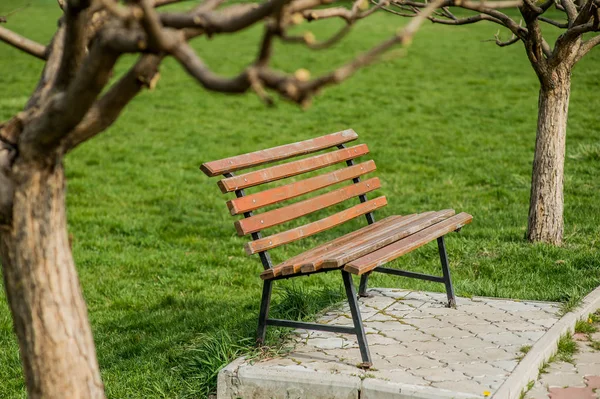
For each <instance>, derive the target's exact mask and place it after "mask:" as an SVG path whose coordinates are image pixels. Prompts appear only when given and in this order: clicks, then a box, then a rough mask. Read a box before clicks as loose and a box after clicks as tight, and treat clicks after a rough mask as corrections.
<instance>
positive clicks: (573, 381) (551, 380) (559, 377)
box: [540, 372, 585, 388]
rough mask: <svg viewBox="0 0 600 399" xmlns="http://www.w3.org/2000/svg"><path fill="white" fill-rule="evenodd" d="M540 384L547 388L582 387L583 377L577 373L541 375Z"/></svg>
mask: <svg viewBox="0 0 600 399" xmlns="http://www.w3.org/2000/svg"><path fill="white" fill-rule="evenodd" d="M540 381H541V382H542V384H544V385H546V386H549V387H559V388H562V387H583V386H585V383H584V382H583V377H582V376H581V375H579V374H577V373H560V372H558V373H552V374H543V375H542V376H541V378H540Z"/></svg>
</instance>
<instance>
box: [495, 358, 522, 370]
mask: <svg viewBox="0 0 600 399" xmlns="http://www.w3.org/2000/svg"><path fill="white" fill-rule="evenodd" d="M489 364H490V365H492V366H494V367H498V368H500V369H502V370H504V371H508V372H511V371H513V370H514V369H515V367H517V365H518V364H519V362H518V361H517V360H491V361H490V362H489Z"/></svg>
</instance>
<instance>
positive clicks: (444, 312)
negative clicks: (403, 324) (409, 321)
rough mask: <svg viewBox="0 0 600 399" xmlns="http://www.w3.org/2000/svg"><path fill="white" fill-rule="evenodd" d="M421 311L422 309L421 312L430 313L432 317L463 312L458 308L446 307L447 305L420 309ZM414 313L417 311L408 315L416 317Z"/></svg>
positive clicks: (449, 315) (448, 315) (450, 315)
mask: <svg viewBox="0 0 600 399" xmlns="http://www.w3.org/2000/svg"><path fill="white" fill-rule="evenodd" d="M419 311H420V313H425V314H428V315H430V317H431V316H445V317H452V316H454V315H456V314H460V313H461V312H459V311H458V310H456V309H452V308H446V307H440V308H427V309H419ZM413 314H415V312H412V313H411V314H410V315H409V316H408V317H414V316H413Z"/></svg>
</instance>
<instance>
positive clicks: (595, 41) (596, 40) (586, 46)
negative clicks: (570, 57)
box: [575, 35, 600, 62]
mask: <svg viewBox="0 0 600 399" xmlns="http://www.w3.org/2000/svg"><path fill="white" fill-rule="evenodd" d="M599 44H600V35H599V36H594V37H592V38H591V39H588V40H586V41H585V42H583V43H581V46H580V47H579V51H578V52H577V56H576V57H575V62H578V61H579V60H581V59H582V58H583V57H584V56H585V55H586V54H587V53H589V52H590V50H591V49H593V48H594V47H596V46H597V45H599Z"/></svg>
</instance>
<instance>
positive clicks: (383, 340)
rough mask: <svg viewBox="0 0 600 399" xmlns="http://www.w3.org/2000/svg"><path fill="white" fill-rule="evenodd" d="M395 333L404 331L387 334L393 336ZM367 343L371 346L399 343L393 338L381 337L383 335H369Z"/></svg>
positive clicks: (388, 332)
mask: <svg viewBox="0 0 600 399" xmlns="http://www.w3.org/2000/svg"><path fill="white" fill-rule="evenodd" d="M395 332H398V333H400V332H402V331H387V332H386V334H392V333H395ZM367 342H368V343H369V345H392V346H394V345H398V341H396V340H395V339H393V338H391V337H389V336H388V337H386V336H385V335H381V334H369V335H367Z"/></svg>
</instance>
